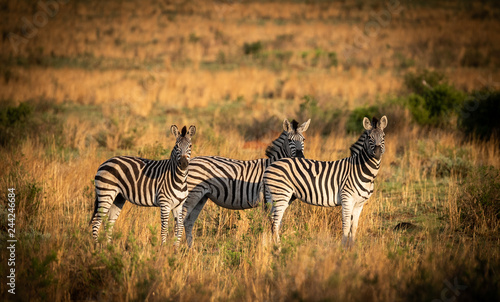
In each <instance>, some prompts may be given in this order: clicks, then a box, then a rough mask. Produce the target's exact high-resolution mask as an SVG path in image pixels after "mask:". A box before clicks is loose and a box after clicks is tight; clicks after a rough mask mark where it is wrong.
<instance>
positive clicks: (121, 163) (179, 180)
mask: <svg viewBox="0 0 500 302" xmlns="http://www.w3.org/2000/svg"><path fill="white" fill-rule="evenodd" d="M170 132H171V133H172V134H173V135H174V136H175V139H176V142H175V146H174V148H173V149H172V153H171V154H170V159H165V160H150V159H144V158H139V157H133V156H117V157H113V158H111V159H109V160H107V161H106V162H104V163H103V164H101V165H100V166H99V169H98V170H97V174H96V176H95V192H96V198H95V205H94V214H93V215H92V219H91V224H92V235H93V237H94V240H96V241H97V238H98V237H97V235H98V232H99V228H100V226H101V222H102V219H103V217H104V215H106V214H108V218H109V219H108V221H109V231H108V241H109V240H111V233H112V229H113V224H114V223H115V221H116V219H117V218H118V215H120V211H121V210H122V208H123V205H124V204H125V201H126V200H128V201H129V202H131V203H133V204H135V205H139V206H145V207H160V210H161V242H162V244H164V243H165V242H166V240H167V226H168V218H169V213H170V210H172V212H173V215H174V218H175V219H176V220H178V221H179V220H180V217H179V214H180V210H181V209H182V203H183V202H184V201H185V200H186V197H187V182H186V179H187V174H188V164H189V160H190V157H191V137H192V136H193V135H194V134H195V132H196V127H195V126H191V127H189V130H188V129H186V126H184V127H183V128H182V130H181V132H179V129H178V128H177V126H176V125H172V126H171V127H170ZM177 227H179V223H177Z"/></svg>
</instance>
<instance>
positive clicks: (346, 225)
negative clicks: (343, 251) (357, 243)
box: [342, 199, 353, 247]
mask: <svg viewBox="0 0 500 302" xmlns="http://www.w3.org/2000/svg"><path fill="white" fill-rule="evenodd" d="M352 210H353V204H352V201H351V200H350V199H348V200H345V201H344V200H342V233H343V236H342V245H343V246H347V247H349V246H350V244H351V241H352V238H349V235H350V233H351V222H352V221H351V219H352Z"/></svg>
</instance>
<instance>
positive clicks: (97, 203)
mask: <svg viewBox="0 0 500 302" xmlns="http://www.w3.org/2000/svg"><path fill="white" fill-rule="evenodd" d="M98 208H99V199H97V194H96V197H95V201H94V214H92V218H90V221H89V226H90V225H91V224H92V220H94V217H95V215H96V214H97V209H98Z"/></svg>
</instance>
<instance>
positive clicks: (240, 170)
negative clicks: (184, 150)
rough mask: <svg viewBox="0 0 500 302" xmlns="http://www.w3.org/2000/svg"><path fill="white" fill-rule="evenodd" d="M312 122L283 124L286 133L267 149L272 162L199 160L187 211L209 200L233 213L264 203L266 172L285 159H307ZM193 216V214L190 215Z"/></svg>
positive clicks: (193, 163)
mask: <svg viewBox="0 0 500 302" xmlns="http://www.w3.org/2000/svg"><path fill="white" fill-rule="evenodd" d="M309 123H310V120H309V121H307V122H305V123H304V124H302V125H300V126H299V124H298V123H297V122H296V121H293V122H292V123H289V122H288V120H286V119H285V120H284V122H283V132H282V133H281V134H280V136H279V137H278V138H277V139H275V140H274V141H273V142H272V143H271V144H270V145H269V146H268V148H267V149H266V156H267V157H268V158H264V159H256V160H249V161H243V160H235V159H229V158H224V157H219V156H200V157H195V158H193V159H192V160H191V162H190V164H189V175H188V180H187V183H188V191H189V195H188V198H187V201H186V207H188V208H189V207H194V205H195V204H197V203H198V202H199V201H200V200H202V199H203V198H205V197H209V198H210V199H211V200H212V201H214V202H215V203H216V204H218V205H219V206H222V207H225V208H230V209H248V208H252V207H255V206H257V204H258V203H259V202H260V201H261V200H262V199H263V198H262V192H261V181H262V176H263V175H264V171H265V169H266V168H267V167H268V166H269V165H270V164H271V163H272V162H274V161H276V160H278V159H280V158H284V157H294V156H296V155H297V154H299V155H300V156H303V148H304V143H303V141H304V136H303V132H305V131H306V130H307V128H308V126H309ZM188 212H189V211H188Z"/></svg>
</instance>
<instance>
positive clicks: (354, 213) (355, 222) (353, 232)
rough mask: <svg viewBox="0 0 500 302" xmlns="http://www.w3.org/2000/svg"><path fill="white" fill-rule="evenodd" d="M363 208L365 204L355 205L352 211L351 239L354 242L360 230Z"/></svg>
mask: <svg viewBox="0 0 500 302" xmlns="http://www.w3.org/2000/svg"><path fill="white" fill-rule="evenodd" d="M361 210H363V205H359V206H355V207H354V209H353V211H352V224H351V240H352V242H353V243H354V240H355V239H356V231H357V230H358V221H359V215H360V214H361Z"/></svg>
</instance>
